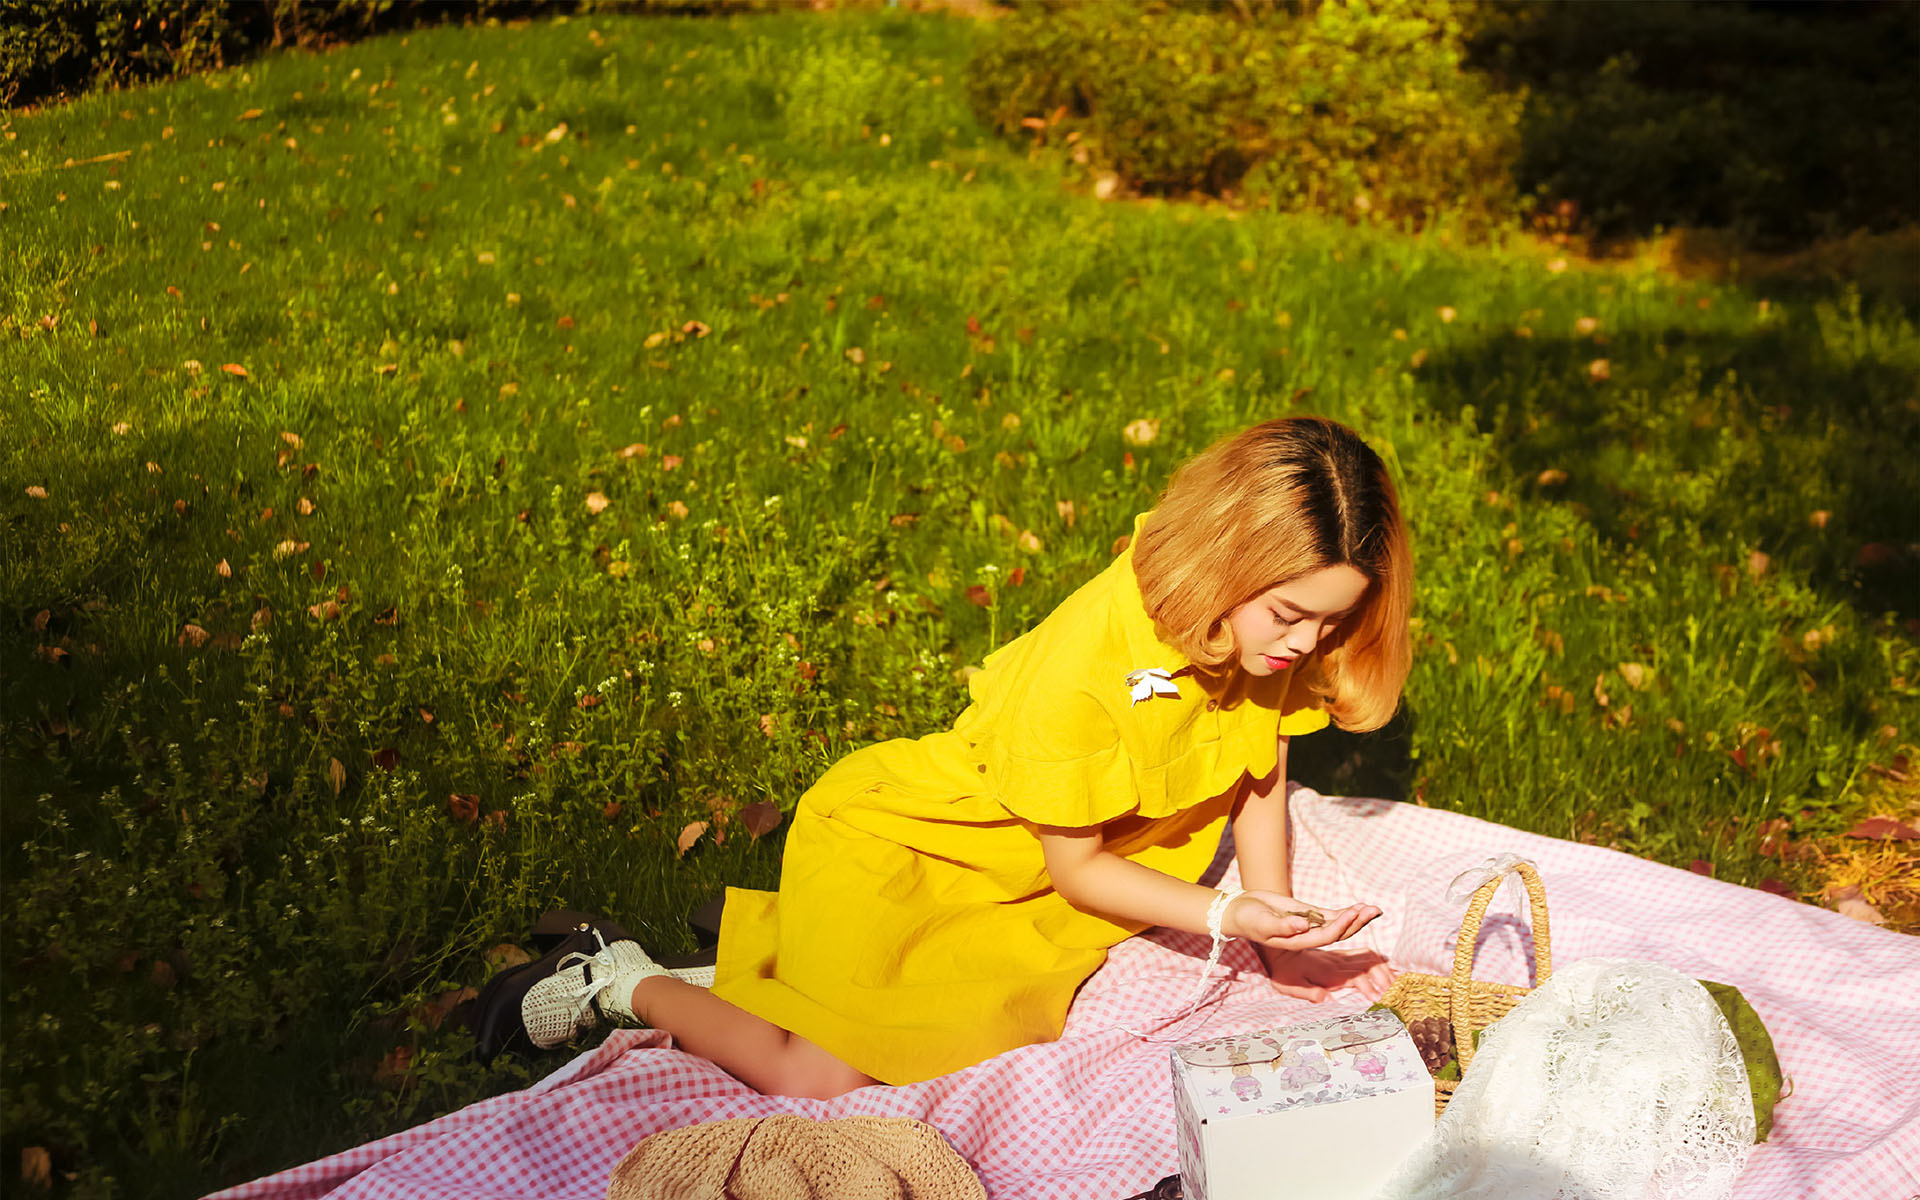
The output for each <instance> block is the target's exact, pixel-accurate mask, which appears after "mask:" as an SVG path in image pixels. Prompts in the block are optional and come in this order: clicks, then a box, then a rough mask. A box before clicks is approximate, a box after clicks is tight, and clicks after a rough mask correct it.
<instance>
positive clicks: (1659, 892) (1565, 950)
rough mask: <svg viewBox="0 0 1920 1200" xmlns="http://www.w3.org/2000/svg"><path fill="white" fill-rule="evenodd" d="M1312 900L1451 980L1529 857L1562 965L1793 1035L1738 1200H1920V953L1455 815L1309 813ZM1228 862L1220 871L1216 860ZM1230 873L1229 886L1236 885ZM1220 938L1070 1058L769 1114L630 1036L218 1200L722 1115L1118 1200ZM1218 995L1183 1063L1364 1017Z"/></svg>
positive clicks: (1136, 1165) (473, 1194) (1347, 998)
mask: <svg viewBox="0 0 1920 1200" xmlns="http://www.w3.org/2000/svg"><path fill="white" fill-rule="evenodd" d="M1292 829H1293V873H1294V881H1295V888H1294V890H1295V893H1296V894H1297V895H1298V896H1299V897H1300V898H1302V899H1304V900H1309V901H1311V902H1314V903H1317V904H1323V905H1341V904H1347V903H1350V902H1353V901H1361V900H1364V901H1368V902H1370V903H1374V904H1377V905H1379V906H1380V907H1381V908H1382V909H1384V910H1385V915H1384V916H1382V917H1381V918H1380V919H1379V920H1377V921H1375V922H1374V924H1373V925H1372V926H1371V927H1370V928H1369V929H1367V930H1366V931H1364V932H1363V933H1362V934H1361V935H1360V937H1359V938H1357V939H1356V941H1358V942H1362V943H1364V944H1366V945H1368V946H1370V947H1371V948H1372V949H1375V950H1377V951H1379V952H1381V953H1383V954H1385V955H1387V956H1388V958H1389V960H1390V961H1391V962H1392V964H1393V965H1394V966H1395V967H1396V968H1398V969H1402V970H1415V971H1428V972H1433V973H1436V974H1447V973H1449V972H1450V971H1451V969H1452V942H1453V937H1454V935H1455V934H1456V933H1457V931H1458V929H1459V924H1460V918H1461V916H1462V906H1460V905H1458V904H1449V903H1447V902H1446V900H1445V899H1444V896H1445V893H1446V890H1447V885H1448V883H1449V882H1450V881H1451V880H1452V878H1453V877H1454V875H1456V874H1457V873H1459V872H1460V871H1462V870H1465V869H1467V868H1469V867H1473V866H1477V865H1479V864H1480V863H1481V862H1483V861H1484V860H1486V859H1487V858H1488V857H1489V856H1491V855H1493V854H1496V853H1501V852H1511V853H1514V854H1517V855H1520V856H1522V857H1525V858H1528V859H1531V860H1532V861H1533V862H1534V863H1536V864H1537V865H1538V866H1539V868H1540V874H1541V876H1542V877H1543V879H1544V881H1545V884H1546V889H1547V901H1548V906H1549V908H1550V910H1551V915H1552V919H1553V953H1554V959H1555V962H1556V963H1557V964H1558V965H1561V966H1565V965H1566V964H1568V963H1571V962H1575V961H1577V960H1579V959H1582V958H1587V957H1593V956H1600V957H1608V958H1637V959H1651V960H1653V961H1656V962H1661V963H1665V964H1667V965H1669V966H1672V967H1674V968H1676V969H1678V970H1680V971H1683V972H1686V973H1687V974H1689V975H1692V976H1694V977H1696V978H1702V979H1714V980H1720V981H1723V982H1726V983H1731V984H1734V985H1736V986H1737V987H1739V988H1740V990H1741V991H1742V992H1744V993H1745V994H1746V996H1747V999H1748V1000H1749V1001H1750V1002H1751V1003H1752V1004H1753V1006H1754V1008H1755V1009H1756V1010H1757V1011H1758V1012H1759V1014H1760V1016H1761V1018H1762V1019H1763V1020H1764V1021H1765V1022H1766V1024H1767V1028H1768V1030H1769V1031H1771V1033H1772V1034H1773V1038H1774V1043H1775V1047H1776V1049H1777V1050H1778V1052H1779V1055H1780V1060H1781V1066H1782V1068H1783V1069H1784V1071H1785V1073H1786V1074H1787V1075H1788V1076H1789V1077H1790V1079H1791V1089H1792V1090H1791V1094H1790V1096H1789V1097H1788V1098H1787V1099H1786V1100H1784V1101H1782V1102H1781V1104H1780V1106H1779V1108H1778V1110H1777V1111H1776V1114H1775V1117H1776V1122H1775V1125H1774V1129H1773V1136H1772V1139H1771V1140H1770V1141H1768V1142H1767V1143H1766V1144H1765V1145H1762V1146H1760V1147H1759V1148H1757V1149H1756V1150H1755V1151H1754V1154H1753V1157H1752V1159H1751V1160H1750V1162H1749V1165H1748V1167H1747V1169H1746V1172H1745V1174H1744V1175H1742V1177H1741V1179H1740V1185H1739V1188H1738V1191H1737V1192H1736V1196H1737V1197H1738V1198H1739V1200H1786V1198H1788V1197H1794V1198H1798V1197H1833V1198H1834V1200H1908V1198H1909V1197H1914V1196H1916V1195H1920V938H1915V937H1909V936H1904V935H1901V934H1896V933H1889V932H1887V931H1886V930H1883V929H1877V928H1874V927H1872V926H1869V925H1865V924H1862V923H1860V922H1858V921H1853V920H1849V919H1848V918H1846V917H1842V916H1839V915H1837V914H1835V913H1831V912H1826V911H1824V910H1821V909H1818V908H1813V907H1810V906H1808V905H1804V904H1797V903H1795V902H1793V901H1791V900H1786V899H1783V898H1781V897H1779V896H1773V895H1768V894H1766V893H1764V892H1758V891H1752V890H1749V889H1746V888H1741V887H1735V886H1733V885H1732V884H1727V883H1720V882H1717V881H1715V880H1713V879H1708V878H1705V877H1702V876H1699V875H1694V874H1690V873H1688V872H1686V871H1680V870H1675V869H1674V868H1671V867H1665V866H1660V865H1657V864H1654V863H1650V862H1646V861H1643V860H1641V859H1637V858H1633V857H1631V856H1628V855H1625V854H1620V853H1618V852H1615V851H1611V850H1603V849H1600V848H1598V847H1594V846H1583V845H1580V844H1578V843H1574V842H1563V841H1558V840H1555V839H1553V838H1546V837H1540V836H1537V835H1534V834H1529V833H1522V832H1520V831H1518V830H1514V829H1509V828H1506V827H1505V826H1501V825H1494V824H1490V823H1488V822H1485V821H1480V820H1476V819H1474V818H1471V817H1466V816H1461V815H1460V814H1458V813H1450V812H1442V811H1438V810H1435V809H1428V808H1419V807H1416V806H1414V805H1411V804H1396V803H1390V802H1386V801H1379V800H1356V799H1340V798H1334V797H1326V796H1321V795H1318V794H1316V793H1315V792H1313V791H1310V790H1308V789H1306V788H1296V789H1295V790H1294V791H1293V793H1292ZM1220 861H1221V862H1222V863H1225V862H1226V861H1227V857H1226V853H1225V851H1224V849H1223V854H1222V857H1221V859H1220ZM1228 869H1229V871H1230V870H1231V868H1230V867H1229V868H1228ZM1525 928H1526V905H1525V901H1524V897H1523V896H1522V895H1521V894H1520V892H1519V884H1518V881H1517V880H1515V881H1513V882H1511V883H1510V884H1508V885H1507V886H1505V887H1503V888H1502V889H1501V892H1500V894H1499V895H1498V896H1497V897H1496V898H1495V902H1494V905H1493V908H1492V909H1491V910H1490V913H1489V916H1488V918H1487V920H1486V922H1485V924H1484V926H1483V929H1482V935H1481V944H1480V951H1479V959H1478V963H1479V965H1478V967H1477V970H1476V974H1477V976H1478V977H1479V978H1481V979H1487V980H1494V981H1500V982H1508V983H1527V982H1529V980H1528V973H1529V970H1530V949H1529V943H1528V942H1527V940H1526V936H1525ZM1205 952H1206V940H1205V939H1204V938H1201V937H1193V936H1189V935H1185V934H1172V933H1167V932H1165V931H1156V932H1154V933H1152V934H1149V935H1147V936H1143V937H1138V938H1134V939H1132V940H1130V941H1128V942H1126V943H1124V944H1122V945H1121V946H1119V947H1117V948H1116V949H1115V950H1114V952H1113V953H1112V955H1111V956H1110V957H1109V960H1108V962H1107V964H1106V966H1104V967H1103V968H1101V970H1100V971H1099V972H1098V973H1097V974H1095V975H1094V976H1093V977H1092V978H1091V979H1090V980H1088V982H1087V984H1086V986H1085V987H1084V988H1082V989H1081V992H1080V995H1079V996H1078V997H1077V998H1076V1000H1075V1002H1074V1005H1073V1010H1072V1012H1071V1013H1070V1014H1069V1017H1068V1021H1067V1028H1066V1031H1065V1033H1064V1034H1063V1035H1062V1036H1061V1038H1060V1040H1059V1041H1057V1042H1053V1043H1049V1044H1046V1045H1038V1046H1028V1047H1025V1048H1023V1049H1020V1050H1015V1051H1012V1052H1010V1053H1007V1054H1003V1055H1001V1056H1000V1057H998V1058H995V1059H992V1060H990V1061H988V1062H984V1063H981V1064H980V1065H978V1066H976V1067H972V1068H970V1069H968V1070H965V1071H961V1072H958V1073H957V1074H953V1075H947V1076H943V1077H941V1078H938V1079H931V1080H928V1081H927V1082H925V1083H918V1084H913V1085H911V1086H908V1087H871V1088H866V1089H863V1090H861V1091H858V1092H854V1093H851V1094H849V1095H846V1096H841V1097H839V1098H838V1099H835V1100H830V1101H816V1100H789V1099H779V1098H772V1097H767V1096H761V1095H758V1094H756V1093H754V1092H752V1091H750V1090H748V1089H747V1088H746V1087H745V1086H743V1085H742V1084H740V1083H738V1082H736V1081H735V1080H734V1079H733V1078H732V1077H730V1076H728V1075H727V1074H725V1073H724V1072H722V1071H721V1070H720V1069H719V1068H718V1067H715V1066H712V1065H711V1064H709V1063H707V1062H705V1061H703V1060H701V1059H698V1058H694V1057H692V1056H691V1055H687V1054H683V1053H681V1052H680V1051H677V1050H674V1049H672V1048H671V1046H670V1045H669V1042H668V1039H667V1036H666V1035H665V1034H662V1033H659V1032H657V1031H653V1030H639V1031H621V1032H617V1033H615V1034H613V1035H612V1036H610V1037H609V1038H608V1039H607V1040H606V1041H605V1042H604V1043H603V1044H601V1045H600V1046H599V1047H598V1048H596V1049H594V1050H591V1051H589V1052H587V1053H585V1054H582V1055H581V1056H580V1057H579V1058H577V1059H575V1060H574V1061H573V1062H572V1063H570V1064H568V1065H567V1066H566V1067H564V1068H562V1069H561V1070H560V1071H558V1072H556V1073H555V1074H553V1075H551V1076H549V1077H548V1078H546V1079H545V1080H543V1081H541V1082H540V1083H539V1084H538V1085H537V1086H535V1087H532V1088H529V1089H527V1090H526V1091H523V1092H516V1093H513V1094H511V1095H506V1096H498V1097H495V1098H493V1099H491V1100H486V1101H483V1102H481V1103H478V1104H474V1105H471V1106H469V1107H467V1108H464V1109H461V1110H459V1111H458V1112H454V1113H450V1114H448V1115H447V1116H444V1117H441V1118H440V1119H438V1120H435V1121H430V1122H428V1123H426V1124H424V1125H421V1126H418V1127H416V1128H414V1129H409V1130H406V1131H405V1132H402V1133H397V1134H394V1135H393V1136H391V1137H387V1138H383V1139H381V1140H380V1141H377V1142H372V1143H369V1144H367V1145H364V1146H357V1147H355V1148H353V1149H351V1150H347V1151H344V1152H342V1153H339V1154H336V1155H333V1156H332V1157H331V1158H325V1159H321V1160H320V1161H318V1162H313V1163H309V1164H307V1165H305V1166H301V1167H295V1168H293V1169H291V1170H287V1171H282V1172H281V1173H279V1174H277V1175H272V1176H269V1177H267V1178H265V1179H260V1180H256V1181H255V1182H253V1183H249V1184H245V1185H243V1186H241V1187H237V1188H232V1189H229V1190H228V1191H225V1192H222V1193H219V1200H243V1198H245V1200H305V1198H308V1197H315V1198H317V1197H321V1196H327V1197H341V1198H345V1197H354V1198H356V1200H359V1198H366V1200H372V1198H376V1197H377V1198H380V1200H401V1198H407V1200H415V1198H418V1200H442V1198H444V1200H456V1198H457V1200H490V1198H494V1197H500V1198H505V1197H514V1198H516V1200H518V1198H523V1197H525V1198H534V1197H539V1198H548V1197H552V1198H556V1200H557V1198H560V1197H568V1198H579V1200H588V1198H598V1197H602V1196H604V1195H605V1194H606V1188H607V1177H608V1175H609V1174H610V1173H611V1172H612V1170H613V1167H614V1164H615V1163H617V1162H619V1161H620V1159H621V1158H622V1157H623V1156H624V1155H625V1154H626V1153H627V1152H628V1151H629V1150H631V1149H632V1148H633V1146H634V1144H635V1143H636V1142H638V1141H639V1140H640V1139H641V1138H643V1137H645V1136H646V1135H648V1134H650V1133H654V1132H657V1131H659V1130H663V1129H673V1128H677V1127H679V1126H682V1125H689V1124H693V1123H695V1122H699V1121H712V1120H718V1119H722V1118H726V1117H749V1116H771V1115H773V1114H775V1113H783V1112H791V1113H800V1114H802V1115H805V1116H809V1117H815V1118H829V1117H846V1116H856V1115H869V1116H889V1117H914V1118H918V1119H919V1120H922V1121H926V1122H929V1123H931V1124H932V1125H934V1126H936V1127H937V1128H939V1129H940V1130H941V1131H942V1132H943V1133H944V1134H945V1135H946V1137H947V1140H948V1141H949V1142H950V1143H952V1145H953V1147H954V1149H956V1150H957V1151H959V1153H960V1154H961V1155H962V1156H964V1157H965V1158H966V1159H967V1161H968V1162H970V1163H971V1164H972V1165H973V1167H974V1169H975V1170H976V1171H978V1172H979V1175H980V1179H981V1182H982V1183H984V1184H985V1186H986V1190H987V1194H988V1195H989V1196H991V1197H993V1198H994V1200H1055V1198H1058V1200H1120V1198H1121V1197H1126V1196H1130V1195H1133V1194H1134V1193H1136V1192H1140V1191H1143V1190H1145V1189H1147V1188H1149V1187H1151V1186H1152V1185H1153V1184H1154V1182H1155V1181H1157V1180H1159V1179H1160V1178H1162V1177H1163V1176H1166V1175H1170V1174H1173V1173H1174V1171H1175V1170H1176V1167H1175V1161H1174V1137H1173V1099H1172V1091H1171V1084H1170V1078H1169V1072H1168V1048H1167V1045H1166V1044H1165V1042H1161V1041H1148V1040H1142V1039H1140V1038H1136V1037H1133V1036H1130V1035H1129V1034H1127V1033H1125V1032H1123V1031H1122V1029H1121V1028H1120V1027H1121V1026H1126V1025H1134V1026H1139V1025H1140V1024H1141V1023H1142V1022H1145V1021H1148V1020H1149V1018H1152V1017H1154V1016H1155V1015H1156V1014H1163V1013H1167V1012H1170V1011H1172V1010H1173V1009H1175V1008H1176V1007H1178V1006H1179V1004H1180V1003H1181V1002H1182V1001H1183V1000H1184V999H1185V998H1186V997H1187V996H1188V995H1189V994H1190V992H1191V990H1192V987H1193V983H1194V980H1195V978H1196V976H1197V972H1198V970H1199V968H1200V965H1201V963H1203V962H1204V960H1205ZM1217 975H1218V977H1219V982H1218V984H1217V985H1216V986H1215V987H1214V988H1213V989H1212V990H1211V992H1210V993H1209V995H1208V997H1207V1001H1206V1003H1205V1004H1204V1005H1203V1006H1202V1007H1201V1008H1200V1009H1199V1010H1197V1011H1196V1012H1194V1013H1193V1014H1191V1015H1190V1016H1188V1017H1187V1018H1185V1019H1183V1020H1179V1021H1175V1022H1171V1023H1167V1024H1166V1025H1165V1026H1164V1027H1162V1028H1160V1029H1159V1030H1158V1031H1157V1033H1156V1036H1157V1037H1161V1038H1172V1039H1177V1040H1180V1041H1191V1040H1199V1039H1201V1038H1205V1037H1212V1036H1215V1035H1219V1034H1226V1033H1236V1032H1245V1031H1251V1030H1259V1029H1267V1028H1272V1027H1274V1026H1279V1025H1287V1024H1291V1023H1294V1022H1297V1021H1302V1020H1309V1019H1312V1018H1314V1017H1318V1016H1330V1015H1335V1014H1339V1013H1347V1012H1354V1011H1358V1010H1360V1009H1363V1008H1365V1007H1366V1006H1367V1003H1366V1001H1365V1000H1363V999H1361V998H1360V997H1359V996H1358V995H1357V994H1355V993H1353V992H1342V993H1339V994H1337V995H1336V996H1335V997H1334V998H1333V999H1331V1000H1329V1001H1327V1002H1326V1003H1324V1004H1320V1005H1312V1004H1307V1003H1305V1002H1304V1001H1300V1000H1294V999H1290V998H1287V997H1284V996H1280V995H1278V994H1276V993H1274V992H1273V991H1272V989H1271V988H1270V987H1269V986H1268V985H1267V984H1266V982H1265V979H1264V976H1263V975H1262V973H1261V971H1260V968H1259V966H1258V964H1257V962H1256V960H1255V958H1254V955H1253V952H1252V951H1251V950H1250V949H1249V948H1248V947H1247V946H1246V945H1245V944H1244V943H1234V944H1232V945H1230V946H1229V947H1228V949H1227V952H1226V955H1225V956H1224V958H1223V959H1222V968H1221V969H1220V970H1219V971H1218V972H1217Z"/></svg>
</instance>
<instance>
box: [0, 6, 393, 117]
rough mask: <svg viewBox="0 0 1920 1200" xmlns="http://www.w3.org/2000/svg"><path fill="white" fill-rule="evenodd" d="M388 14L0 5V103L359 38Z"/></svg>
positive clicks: (335, 9) (380, 10) (373, 9)
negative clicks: (266, 50)
mask: <svg viewBox="0 0 1920 1200" xmlns="http://www.w3.org/2000/svg"><path fill="white" fill-rule="evenodd" d="M401 11H402V12H406V11H407V10H404V9H403V10H401ZM393 15H394V4H393V0H269V2H267V3H234V2H233V0H121V2H117V3H113V4H100V3H94V2H92V0H0V100H5V101H7V102H8V103H30V102H33V101H37V100H41V99H44V98H47V97H51V96H56V95H60V94H63V93H68V92H73V91H78V90H81V89H83V88H85V87H88V86H94V85H98V84H101V83H117V82H131V81H136V80H144V79H156V78H164V77H166V76H169V75H179V74H184V73H186V72H189V71H199V70H205V69H207V68H209V67H217V66H221V65H222V64H224V63H227V62H229V61H231V60H233V59H235V58H237V57H241V56H243V55H244V54H246V53H247V52H249V51H250V50H253V49H257V48H258V47H261V46H267V45H286V44H291V43H296V42H302V41H311V40H315V39H319V38H324V37H348V36H354V35H357V34H364V33H366V32H367V31H369V30H371V29H373V28H375V27H377V26H379V25H380V24H381V23H382V22H383V21H384V20H386V19H389V18H390V17H392V16H393Z"/></svg>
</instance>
